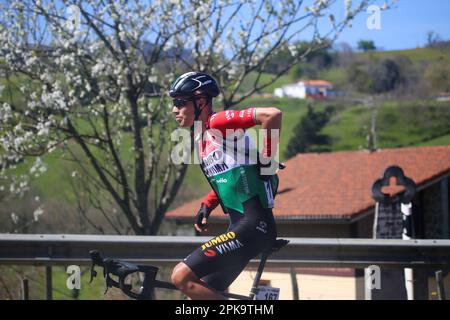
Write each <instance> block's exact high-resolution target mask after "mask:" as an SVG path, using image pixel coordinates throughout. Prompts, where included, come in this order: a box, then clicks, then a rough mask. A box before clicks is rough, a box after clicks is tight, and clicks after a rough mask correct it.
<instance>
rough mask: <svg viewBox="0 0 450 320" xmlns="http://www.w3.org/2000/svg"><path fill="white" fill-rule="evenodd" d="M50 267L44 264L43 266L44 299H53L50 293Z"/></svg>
mask: <svg viewBox="0 0 450 320" xmlns="http://www.w3.org/2000/svg"><path fill="white" fill-rule="evenodd" d="M52 290H53V288H52V267H51V266H46V267H45V299H46V300H53V295H52Z"/></svg>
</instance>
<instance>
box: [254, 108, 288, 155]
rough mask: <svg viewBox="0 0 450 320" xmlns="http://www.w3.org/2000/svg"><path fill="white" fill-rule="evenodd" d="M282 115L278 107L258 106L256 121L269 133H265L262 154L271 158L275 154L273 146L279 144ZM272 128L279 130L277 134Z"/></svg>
mask: <svg viewBox="0 0 450 320" xmlns="http://www.w3.org/2000/svg"><path fill="white" fill-rule="evenodd" d="M281 117H282V113H281V111H280V110H279V109H277V108H256V112H255V118H256V123H257V124H260V125H261V128H263V129H267V135H264V142H263V151H262V156H263V157H265V158H270V157H273V156H275V154H273V153H272V147H273V146H274V147H275V150H274V151H275V153H276V146H277V145H278V142H279V139H280V134H281ZM272 130H278V134H277V135H273V134H272Z"/></svg>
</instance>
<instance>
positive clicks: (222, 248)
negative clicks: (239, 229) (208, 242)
mask: <svg viewBox="0 0 450 320" xmlns="http://www.w3.org/2000/svg"><path fill="white" fill-rule="evenodd" d="M243 246H244V245H243V244H242V242H240V241H239V240H238V239H235V240H231V241H229V242H226V243H222V244H219V245H217V246H216V250H217V252H219V253H220V254H224V253H227V252H230V251H234V250H237V249H239V248H242V247H243ZM207 251H208V250H207Z"/></svg>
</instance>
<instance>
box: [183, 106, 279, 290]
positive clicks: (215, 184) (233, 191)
mask: <svg viewBox="0 0 450 320" xmlns="http://www.w3.org/2000/svg"><path fill="white" fill-rule="evenodd" d="M255 113H256V110H255V109H254V108H249V109H245V110H242V111H235V110H228V111H222V112H218V113H215V114H213V115H211V116H210V117H209V118H208V120H207V122H206V123H205V125H206V128H207V129H208V130H207V131H206V132H205V133H204V134H202V135H203V137H202V135H199V136H197V137H196V143H197V144H198V145H199V148H198V151H199V152H198V153H199V157H200V160H201V168H202V171H203V172H204V173H205V175H206V177H207V179H208V181H209V182H210V184H211V187H212V190H211V191H210V192H209V193H208V195H207V196H206V197H205V198H204V199H203V201H202V203H204V204H206V205H207V206H208V207H209V208H210V209H214V208H215V207H217V206H218V204H219V203H221V204H222V207H223V210H224V211H225V213H227V214H229V217H230V226H229V228H228V230H227V232H226V233H224V234H222V235H219V236H217V237H214V238H212V239H210V240H209V241H207V242H205V243H204V244H202V245H201V246H200V247H198V248H197V249H196V250H195V251H193V252H192V253H191V254H190V255H189V256H188V257H186V258H185V259H184V263H185V264H186V265H187V266H189V268H190V269H191V270H192V271H193V272H194V273H195V274H196V275H197V277H198V278H200V279H202V280H203V281H204V282H206V283H207V284H208V285H210V286H211V287H213V288H214V289H216V290H219V291H223V290H225V289H226V288H227V287H228V286H229V285H230V284H231V283H232V282H233V281H234V279H236V278H237V276H238V275H239V274H240V273H241V272H242V270H243V269H244V268H245V266H246V265H247V264H248V262H249V261H250V259H252V258H254V257H255V256H257V255H258V254H259V253H261V252H262V251H263V250H265V249H267V248H269V247H270V246H271V245H272V244H273V242H274V241H275V239H276V225H275V220H274V217H273V214H272V209H271V208H272V207H273V202H274V200H273V199H274V196H275V193H276V189H277V187H278V178H277V176H276V175H274V176H272V177H270V178H268V179H267V178H266V179H263V178H261V176H260V171H259V165H258V164H257V163H255V161H253V162H252V161H251V160H252V159H251V154H252V152H254V153H253V154H255V153H256V152H257V149H256V146H255V144H254V142H253V141H252V139H251V136H250V135H248V134H247V133H248V132H245V129H248V128H250V127H252V126H254V125H255V124H256V118H255ZM227 129H228V130H229V129H243V130H244V131H243V132H240V133H238V134H235V135H234V136H233V140H236V142H237V143H236V145H237V147H236V146H235V145H233V147H231V148H230V145H227V144H226V142H227V141H226V138H227V137H229V135H231V134H233V132H230V131H227ZM212 130H217V131H216V132H213V131H212ZM194 134H195V133H194ZM218 135H219V136H222V138H223V139H219V138H220V137H219V138H218ZM229 141H230V140H228V142H229ZM239 155H241V156H242V157H239Z"/></svg>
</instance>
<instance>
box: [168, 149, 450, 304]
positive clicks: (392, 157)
mask: <svg viewBox="0 0 450 320" xmlns="http://www.w3.org/2000/svg"><path fill="white" fill-rule="evenodd" d="M285 164H286V166H287V167H286V169H284V170H282V171H280V172H279V178H280V185H279V188H278V195H277V196H276V198H275V208H274V210H273V212H274V215H275V219H276V222H277V229H278V236H279V237H321V238H336V237H337V238H339V237H342V238H372V236H373V232H372V230H373V220H374V212H375V200H374V199H373V198H372V193H371V190H372V185H373V183H374V182H375V181H376V180H377V179H379V178H381V177H382V176H383V173H384V171H385V169H386V168H388V167H390V166H393V165H396V166H399V167H401V168H402V169H403V171H404V173H405V175H406V176H407V177H409V178H411V179H412V180H413V181H414V182H415V184H416V186H417V191H416V194H415V196H414V198H413V201H412V202H413V217H414V236H415V237H416V238H424V239H426V238H435V239H437V238H450V237H449V229H450V222H449V200H448V199H449V190H450V188H449V176H450V146H438V147H409V148H398V149H384V150H378V151H375V152H369V151H366V150H360V151H345V152H333V153H320V154H319V153H307V154H298V155H297V156H295V157H293V158H291V159H289V160H288V161H286V162H285ZM395 189H396V190H394V192H393V193H398V192H401V191H402V189H401V188H395ZM201 200H202V199H196V200H194V201H192V202H189V203H186V204H184V205H182V206H180V207H178V208H176V209H174V210H172V211H170V212H168V213H167V214H166V219H169V220H172V221H174V222H176V223H177V224H183V225H184V224H187V225H192V223H193V217H194V215H195V213H196V212H197V211H198V208H199V205H200V202H201ZM227 225H228V218H227V215H225V214H224V213H223V211H222V210H221V208H220V206H219V207H218V208H216V209H215V210H214V211H213V212H212V214H211V216H210V219H209V235H211V236H213V235H216V234H220V233H222V232H223V231H225V230H226V228H227ZM342 272H343V273H342V275H344V273H345V274H346V275H350V276H351V278H352V279H353V281H354V286H355V288H356V289H355V291H354V292H353V293H352V295H350V296H349V297H350V298H356V297H359V298H361V296H360V295H361V294H362V291H364V290H363V288H362V289H361V281H359V282H358V279H356V278H357V277H358V276H360V274H359V275H358V274H357V272H350V273H349V270H343V271H342ZM307 273H308V274H311V272H307ZM333 276H336V272H334V271H333ZM299 281H300V280H299ZM358 286H359V287H358ZM350 287H351V286H350ZM361 290H362V291H361ZM311 297H313V298H318V297H317V296H314V295H312V296H311ZM286 298H287V299H289V297H286ZM331 298H333V297H331ZM336 298H339V297H338V296H336ZM341 298H345V297H341Z"/></svg>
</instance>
